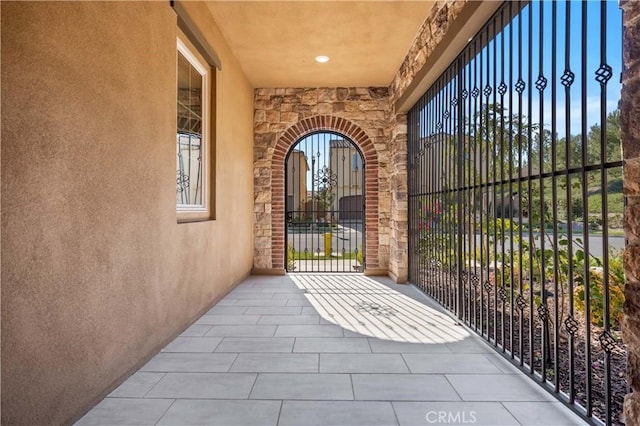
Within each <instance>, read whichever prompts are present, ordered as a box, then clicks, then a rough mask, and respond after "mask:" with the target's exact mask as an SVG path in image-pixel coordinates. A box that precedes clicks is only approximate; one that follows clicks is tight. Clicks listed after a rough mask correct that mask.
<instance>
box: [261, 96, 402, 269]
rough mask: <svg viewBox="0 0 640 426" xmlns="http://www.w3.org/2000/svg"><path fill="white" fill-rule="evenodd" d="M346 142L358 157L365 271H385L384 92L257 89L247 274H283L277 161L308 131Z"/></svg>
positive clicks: (387, 127)
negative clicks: (251, 248)
mask: <svg viewBox="0 0 640 426" xmlns="http://www.w3.org/2000/svg"><path fill="white" fill-rule="evenodd" d="M322 130H327V131H335V132H338V133H341V134H343V135H345V136H347V137H349V138H350V139H351V140H353V142H355V143H356V144H357V145H358V146H359V147H360V149H361V150H362V152H363V154H364V156H365V167H366V171H365V173H366V176H365V200H366V201H365V202H366V203H367V205H366V212H365V231H366V236H365V238H366V239H365V246H366V258H365V259H366V260H365V261H366V268H367V271H369V272H371V273H382V272H384V273H386V270H387V268H388V265H389V229H390V228H389V221H390V216H391V211H390V210H391V209H390V206H391V196H390V181H389V161H390V153H389V141H390V140H391V114H390V103H389V92H388V89H387V88H386V87H368V88H367V87H357V88H305V89H303V88H286V89H285V88H263V89H256V90H255V92H254V138H255V140H254V226H255V228H254V231H255V247H254V271H255V272H267V271H269V270H271V271H274V270H275V271H277V272H281V271H284V248H285V236H284V159H285V156H286V154H287V152H288V151H289V149H290V148H291V147H292V146H293V144H295V142H296V141H297V140H299V139H300V138H302V137H304V136H305V135H307V134H310V133H313V132H315V131H322Z"/></svg>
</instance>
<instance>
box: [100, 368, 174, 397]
mask: <svg viewBox="0 0 640 426" xmlns="http://www.w3.org/2000/svg"><path fill="white" fill-rule="evenodd" d="M164 374H165V373H151V372H144V371H138V372H136V373H135V374H134V375H133V376H131V377H129V378H128V379H127V380H126V381H125V382H124V383H123V384H121V385H120V386H118V387H117V388H116V389H115V390H114V391H113V392H111V393H110V394H109V396H110V397H112V398H142V397H143V396H144V395H145V394H146V393H147V392H149V390H151V388H152V387H154V386H155V384H156V383H158V382H159V381H160V379H162V377H164Z"/></svg>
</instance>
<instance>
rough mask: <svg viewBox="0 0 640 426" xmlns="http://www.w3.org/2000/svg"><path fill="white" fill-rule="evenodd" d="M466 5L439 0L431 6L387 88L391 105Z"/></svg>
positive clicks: (461, 1) (460, 1)
mask: <svg viewBox="0 0 640 426" xmlns="http://www.w3.org/2000/svg"><path fill="white" fill-rule="evenodd" d="M466 4H467V0H441V1H437V2H436V3H435V4H434V5H433V7H432V8H431V11H430V12H429V16H428V17H427V19H425V21H424V23H423V24H422V27H420V31H418V35H417V36H416V38H415V39H414V40H413V44H412V45H411V47H410V48H409V52H408V53H407V56H405V58H404V61H402V65H400V69H399V70H398V72H397V73H396V75H395V77H394V78H393V81H392V82H391V85H390V86H389V90H390V94H391V103H392V104H394V103H395V101H396V100H398V99H399V98H400V97H401V96H402V95H403V94H404V92H405V91H406V90H407V88H408V87H409V85H410V84H411V83H412V82H413V79H414V78H415V77H416V76H417V75H418V74H419V73H420V71H421V70H422V68H423V67H424V66H425V64H426V62H427V59H429V57H430V56H431V54H432V53H433V51H434V50H435V48H436V47H437V46H438V44H439V43H440V42H442V39H443V38H444V36H445V35H446V34H447V31H448V30H449V27H450V26H451V24H452V23H453V22H454V21H455V20H456V18H457V17H458V16H459V15H460V13H461V12H462V10H463V9H464V7H465V5H466Z"/></svg>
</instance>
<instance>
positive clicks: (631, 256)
mask: <svg viewBox="0 0 640 426" xmlns="http://www.w3.org/2000/svg"><path fill="white" fill-rule="evenodd" d="M624 273H625V277H626V278H627V280H629V281H640V244H639V243H638V242H634V243H630V244H629V245H627V247H626V248H625V250H624ZM639 297H640V296H639Z"/></svg>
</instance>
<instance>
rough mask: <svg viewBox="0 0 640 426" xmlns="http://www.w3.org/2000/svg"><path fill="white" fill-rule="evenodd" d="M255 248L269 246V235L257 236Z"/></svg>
mask: <svg viewBox="0 0 640 426" xmlns="http://www.w3.org/2000/svg"><path fill="white" fill-rule="evenodd" d="M254 244H255V246H254V247H255V248H257V249H266V248H271V238H270V237H257V238H256V240H255V242H254Z"/></svg>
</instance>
